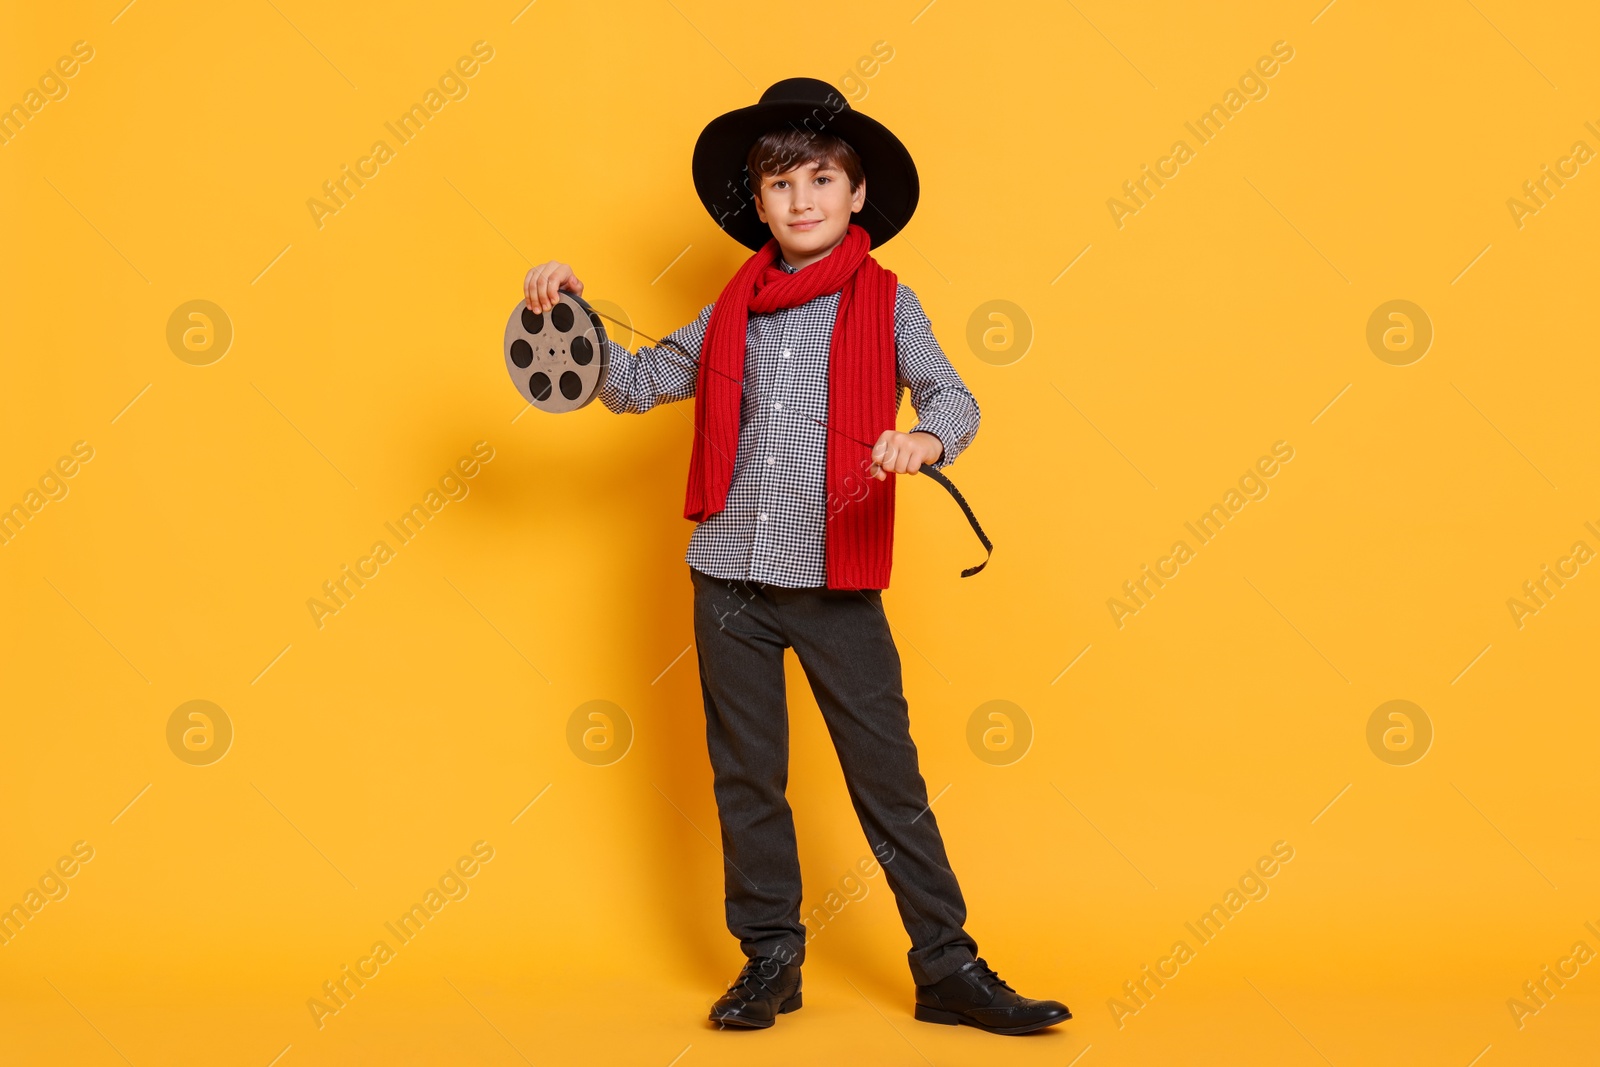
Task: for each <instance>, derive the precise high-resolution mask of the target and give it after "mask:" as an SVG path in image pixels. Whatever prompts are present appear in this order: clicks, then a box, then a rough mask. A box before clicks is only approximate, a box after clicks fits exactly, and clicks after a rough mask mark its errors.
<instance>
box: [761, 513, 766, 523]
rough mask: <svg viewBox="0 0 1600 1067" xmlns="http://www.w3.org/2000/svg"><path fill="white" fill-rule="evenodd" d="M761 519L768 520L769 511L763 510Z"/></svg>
mask: <svg viewBox="0 0 1600 1067" xmlns="http://www.w3.org/2000/svg"><path fill="white" fill-rule="evenodd" d="M761 521H762V522H766V521H767V513H766V512H765V511H763V512H762V513H761Z"/></svg>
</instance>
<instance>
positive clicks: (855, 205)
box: [850, 176, 867, 215]
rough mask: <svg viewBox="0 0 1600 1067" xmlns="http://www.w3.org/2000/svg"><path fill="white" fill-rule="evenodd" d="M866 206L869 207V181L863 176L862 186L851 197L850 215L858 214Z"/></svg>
mask: <svg viewBox="0 0 1600 1067" xmlns="http://www.w3.org/2000/svg"><path fill="white" fill-rule="evenodd" d="M866 205H867V179H866V177H865V176H863V177H862V179H861V184H860V185H859V186H857V187H856V191H855V192H854V193H852V194H851V196H850V214H852V215H854V214H855V213H856V212H858V211H860V210H861V209H862V208H863V207H865V206H866Z"/></svg>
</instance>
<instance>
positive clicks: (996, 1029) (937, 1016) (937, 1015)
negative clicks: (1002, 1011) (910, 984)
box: [911, 1004, 1072, 1034]
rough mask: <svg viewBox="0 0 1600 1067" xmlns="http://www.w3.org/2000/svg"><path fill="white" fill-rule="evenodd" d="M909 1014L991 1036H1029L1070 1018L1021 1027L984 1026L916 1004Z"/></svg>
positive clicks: (923, 1019) (928, 1021) (1059, 1017)
mask: <svg viewBox="0 0 1600 1067" xmlns="http://www.w3.org/2000/svg"><path fill="white" fill-rule="evenodd" d="M911 1014H912V1016H913V1017H914V1018H917V1019H920V1020H922V1021H923V1022H925V1023H944V1024H945V1025H946V1026H956V1025H958V1024H959V1025H962V1026H971V1027H973V1028H975V1029H978V1030H983V1031H985V1032H987V1033H991V1034H1031V1033H1032V1032H1033V1031H1035V1030H1042V1029H1044V1028H1045V1027H1046V1026H1054V1025H1056V1024H1057V1023H1064V1022H1066V1021H1067V1020H1068V1019H1070V1018H1072V1013H1071V1012H1068V1013H1067V1014H1065V1015H1059V1016H1057V1017H1056V1018H1054V1019H1045V1020H1043V1021H1041V1022H1036V1023H1024V1024H1023V1025H1021V1026H986V1025H984V1024H983V1023H980V1022H978V1021H977V1020H976V1019H969V1018H967V1017H966V1016H965V1015H960V1014H957V1013H956V1012H953V1011H941V1010H940V1009H938V1008H930V1007H928V1006H927V1005H926V1004H918V1005H917V1006H916V1007H915V1008H914V1009H912V1012H911Z"/></svg>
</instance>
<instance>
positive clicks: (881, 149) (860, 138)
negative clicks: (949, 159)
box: [693, 101, 921, 250]
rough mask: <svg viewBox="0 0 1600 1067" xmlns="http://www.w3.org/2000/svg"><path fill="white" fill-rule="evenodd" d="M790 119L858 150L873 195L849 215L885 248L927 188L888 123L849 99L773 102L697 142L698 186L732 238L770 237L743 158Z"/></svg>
mask: <svg viewBox="0 0 1600 1067" xmlns="http://www.w3.org/2000/svg"><path fill="white" fill-rule="evenodd" d="M785 125H788V126H791V127H793V128H794V129H796V130H806V129H810V130H814V131H816V132H818V133H829V134H833V135H834V136H836V137H839V138H842V139H843V140H845V141H848V142H849V143H850V147H851V148H854V149H855V150H856V155H857V156H859V157H860V159H861V169H862V170H863V171H864V172H865V173H866V177H867V199H866V202H865V203H864V204H862V206H861V210H860V211H858V212H856V213H854V214H853V215H851V217H850V221H851V222H854V223H857V224H859V225H860V226H861V227H862V228H863V229H864V230H866V231H867V234H868V235H869V236H870V237H871V238H872V247H873V248H881V247H883V245H885V244H887V243H888V242H889V239H890V238H892V237H894V235H895V234H897V233H899V232H900V231H901V230H902V229H904V228H905V225H906V223H908V222H910V221H911V216H912V214H913V213H914V212H915V211H916V209H917V199H918V197H919V195H920V193H921V187H920V185H919V183H918V181H917V166H916V163H914V162H913V161H912V159H911V153H910V152H909V151H907V150H906V146H905V145H904V144H902V143H901V142H900V138H898V137H896V136H895V135H894V134H893V133H891V132H890V131H889V129H888V127H886V126H884V125H883V124H882V123H880V122H878V121H877V120H875V119H872V118H869V117H867V116H866V115H863V114H862V113H861V112H859V111H855V110H853V109H851V108H850V107H849V106H848V105H846V106H845V107H843V108H841V109H840V110H839V111H837V112H830V111H829V110H828V109H827V108H826V107H825V106H819V105H815V104H810V103H802V102H796V101H773V102H771V103H766V104H752V105H751V106H749V107H744V108H739V109H738V110H737V111H730V112H728V113H727V114H725V115H721V116H719V117H717V118H715V119H713V120H711V122H710V123H708V124H707V126H706V128H705V129H704V130H702V131H700V139H699V140H698V141H696V142H695V146H694V163H693V170H694V187H695V191H696V192H697V193H699V195H700V202H701V203H702V204H704V205H705V209H706V211H707V212H709V213H710V215H711V218H712V219H713V220H714V221H715V222H716V223H717V224H718V225H719V226H721V227H722V229H723V232H725V233H727V234H728V236H730V237H732V238H733V239H734V240H736V241H738V242H739V243H740V244H742V245H744V246H745V247H746V248H750V249H754V250H759V249H760V248H761V247H762V246H763V245H765V244H766V243H767V242H768V241H769V240H771V239H772V230H771V228H770V227H769V226H768V225H767V224H766V223H764V222H762V221H761V219H760V218H759V217H757V215H756V205H755V195H754V190H753V188H752V185H751V181H750V177H749V176H748V175H747V174H746V172H745V158H746V156H748V155H749V152H750V146H751V145H753V144H754V143H755V141H756V138H758V137H760V136H761V135H762V134H764V133H766V132H767V131H768V130H774V129H778V128H780V127H783V126H785Z"/></svg>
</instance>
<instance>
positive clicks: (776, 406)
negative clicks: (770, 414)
mask: <svg viewBox="0 0 1600 1067" xmlns="http://www.w3.org/2000/svg"><path fill="white" fill-rule="evenodd" d="M772 406H773V407H775V408H777V409H778V410H779V411H782V410H783V401H781V400H780V401H778V402H777V403H775V404H773V405H772Z"/></svg>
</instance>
